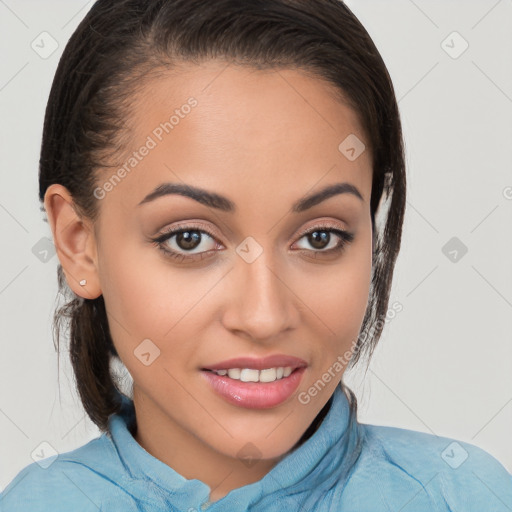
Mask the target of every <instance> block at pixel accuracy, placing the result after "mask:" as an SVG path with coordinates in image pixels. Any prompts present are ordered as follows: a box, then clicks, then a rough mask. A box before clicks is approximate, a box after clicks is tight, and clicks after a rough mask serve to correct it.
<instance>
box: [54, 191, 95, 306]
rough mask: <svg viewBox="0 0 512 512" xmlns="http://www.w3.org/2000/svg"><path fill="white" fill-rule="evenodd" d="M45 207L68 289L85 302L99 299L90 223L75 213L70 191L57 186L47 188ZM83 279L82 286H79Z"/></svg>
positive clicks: (92, 230) (92, 234)
mask: <svg viewBox="0 0 512 512" xmlns="http://www.w3.org/2000/svg"><path fill="white" fill-rule="evenodd" d="M44 207H45V210H46V213H47V215H48V223H49V224H50V227H51V230H52V234H53V242H54V245H55V249H56V251H57V256H58V258H59V261H60V263H61V265H62V270H63V272H64V275H65V277H66V281H67V283H68V286H69V287H70V288H71V289H72V290H73V292H75V294H76V295H78V296H79V297H83V298H84V299H95V298H97V297H99V296H100V295H101V287H100V283H99V277H98V268H97V261H98V258H97V253H96V240H95V235H94V229H93V226H92V223H91V221H90V220H89V219H87V218H85V217H82V216H81V215H80V214H79V213H78V210H77V208H76V205H75V204H74V201H73V197H72V196H71V194H70V192H69V191H68V189H67V188H66V187H64V186H62V185H60V184H53V185H50V186H49V187H48V189H47V190H46V193H45V196H44ZM84 280H85V284H81V283H83V281H84Z"/></svg>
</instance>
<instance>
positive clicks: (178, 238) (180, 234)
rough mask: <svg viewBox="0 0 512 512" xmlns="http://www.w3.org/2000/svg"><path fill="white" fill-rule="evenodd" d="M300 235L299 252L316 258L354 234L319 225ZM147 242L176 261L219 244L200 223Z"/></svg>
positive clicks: (210, 250) (339, 247)
mask: <svg viewBox="0 0 512 512" xmlns="http://www.w3.org/2000/svg"><path fill="white" fill-rule="evenodd" d="M333 235H334V236H333ZM303 238H304V239H305V241H306V243H307V244H308V245H309V247H310V249H308V248H304V247H301V248H299V250H300V252H306V253H310V254H311V253H312V254H313V255H314V256H313V257H315V258H317V257H320V256H323V255H328V254H329V255H331V254H337V253H341V251H342V250H343V249H344V248H345V247H346V245H347V244H349V243H350V242H352V241H353V240H354V235H353V234H352V233H349V232H348V231H344V230H342V229H339V228H335V227H331V226H326V225H322V226H316V227H313V228H310V229H309V230H307V231H305V232H302V233H301V235H300V238H299V241H300V240H302V239H303ZM151 241H152V242H153V243H154V244H155V245H156V246H157V247H158V249H160V250H161V251H162V252H163V253H164V254H165V256H168V257H170V258H172V259H176V260H180V261H184V260H187V261H197V260H203V259H205V258H207V257H210V256H213V255H214V253H215V252H217V250H218V248H217V246H218V245H219V244H218V242H217V239H216V238H215V235H213V233H211V232H210V231H209V230H208V229H206V228H205V227H204V226H191V225H190V226H181V227H176V228H173V229H170V230H168V231H166V232H164V233H162V234H161V235H160V236H158V237H157V238H154V239H151ZM201 245H203V247H201ZM204 246H206V247H204ZM311 247H312V249H311Z"/></svg>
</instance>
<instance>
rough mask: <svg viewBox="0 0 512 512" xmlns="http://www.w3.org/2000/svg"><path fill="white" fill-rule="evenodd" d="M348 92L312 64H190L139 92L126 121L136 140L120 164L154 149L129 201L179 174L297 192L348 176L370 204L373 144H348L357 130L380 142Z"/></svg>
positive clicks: (130, 183) (203, 181) (225, 185)
mask: <svg viewBox="0 0 512 512" xmlns="http://www.w3.org/2000/svg"><path fill="white" fill-rule="evenodd" d="M340 99H341V96H340V94H339V92H338V90H337V89H336V88H335V87H334V86H333V85H332V84H330V83H328V82H326V81H324V80H322V79H321V78H318V77H316V76H311V75H310V74H306V73H305V72H303V71H302V70H297V69H270V70H259V69H254V68H249V67H241V66H236V65H233V64H228V63H226V62H222V61H207V62H204V63H202V64H180V65H179V66H178V67H177V68H175V69H173V70H172V71H169V72H166V73H163V74H161V75H160V76H159V77H158V78H155V79H152V80H150V81H148V82H147V83H146V84H145V85H144V87H143V88H141V90H140V91H138V93H137V95H136V100H135V102H134V109H133V111H132V115H131V117H130V118H129V119H126V120H125V123H126V125H127V126H128V129H129V131H130V138H131V144H130V147H129V151H128V153H127V154H126V155H125V156H124V160H123V162H120V164H122V163H124V162H126V161H127V158H128V157H129V155H130V154H131V153H132V152H133V151H136V150H137V149H139V148H141V147H143V146H147V147H151V149H150V150H147V151H144V152H145V153H146V154H145V156H144V157H143V158H141V159H140V160H138V162H137V164H136V166H137V169H136V170H135V168H134V170H133V171H130V173H129V174H130V176H129V179H125V180H123V181H124V182H126V183H123V187H122V188H123V189H124V190H125V192H126V191H129V194H126V197H125V198H124V200H123V203H125V205H128V203H130V205H132V206H134V205H136V204H138V202H139V201H141V200H142V198H143V197H145V196H146V194H148V193H149V192H150V191H151V190H153V189H154V188H155V187H156V186H157V185H159V184H160V183H163V182H169V181H172V182H180V181H181V182H186V183H189V184H193V185H197V186H201V187H203V188H209V189H212V190H220V189H222V190H223V191H225V192H226V194H229V191H230V190H231V192H232V196H233V197H234V196H240V194H241V193H243V191H245V193H246V194H249V195H251V194H254V193H256V192H257V191H258V190H260V191H261V193H262V195H263V194H265V191H266V190H267V191H268V189H272V190H275V189H278V190H281V191H282V194H281V196H282V197H283V199H284V197H285V196H287V195H290V197H293V198H294V199H296V198H297V197H299V196H301V195H303V194H305V193H306V192H308V191H310V190H311V189H312V188H314V187H315V184H318V186H319V187H321V186H325V185H326V184H329V183H335V182H340V181H344V180H349V181H350V182H351V183H353V184H354V185H356V186H357V188H358V189H359V190H360V191H361V194H362V195H363V196H364V199H365V201H367V202H369V194H370V187H371V155H370V151H363V152H362V154H361V155H360V156H359V157H358V158H357V159H355V160H350V159H348V158H347V157H346V155H345V154H343V152H342V151H341V149H340V145H341V146H343V143H344V141H346V140H347V138H348V140H349V141H350V140H352V139H351V137H354V136H355V137H357V139H356V140H359V141H361V142H362V143H364V144H365V145H366V146H367V147H368V146H369V145H370V144H369V141H367V140H366V135H365V134H364V132H363V129H362V126H361V124H360V120H359V118H358V115H357V114H356V112H354V111H353V110H352V109H351V108H350V107H349V106H348V105H347V104H346V103H344V102H342V101H340ZM345 145H346V144H345ZM119 189H121V187H119ZM266 197H267V198H268V194H266ZM289 202H290V203H291V202H292V201H289ZM293 202H294V201H293Z"/></svg>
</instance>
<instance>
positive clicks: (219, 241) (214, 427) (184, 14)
mask: <svg viewBox="0 0 512 512" xmlns="http://www.w3.org/2000/svg"><path fill="white" fill-rule="evenodd" d="M40 164H41V168H40V178H39V183H40V200H41V201H42V202H43V203H44V207H45V210H46V212H47V214H48V220H49V223H50V226H51V229H52V233H53V236H54V241H55V246H56V248H57V253H58V257H59V261H60V264H61V265H60V266H59V283H60V286H61V289H62V290H63V291H69V292H70V301H69V303H68V304H67V307H65V308H64V309H63V310H61V311H58V312H57V315H56V325H57V326H58V325H59V323H60V321H61V320H63V319H65V318H69V320H70V328H71V330H70V343H71V344H70V355H71V361H72V364H73V369H74V372H75V376H76V382H77V389H78V392H79V394H80V397H81V399H82V402H83V405H84V408H85V410H86V412H87V414H88V415H89V417H90V418H91V420H92V421H93V422H94V423H95V424H96V425H97V426H98V427H99V428H100V430H101V431H102V435H101V436H100V437H99V438H97V439H94V440H93V441H90V442H89V443H87V444H86V445H84V446H82V447H80V448H77V449H76V450H73V451H71V452H68V453H64V454H59V455H58V457H56V458H53V459H46V463H45V462H44V461H42V462H41V463H34V464H32V465H30V466H28V467H26V468H25V469H23V470H22V471H21V472H20V473H19V474H18V475H17V476H16V477H15V479H14V480H13V482H11V483H10V484H9V486H8V487H7V488H6V489H5V490H4V492H3V493H2V495H1V499H2V501H0V503H1V504H2V507H3V508H2V510H6V511H17V510H31V511H37V510H53V511H60V510H70V509H71V510H75V509H76V510H109V511H111V510H123V511H128V510H134V511H135V510H142V511H150V510H151V511H154V510H162V511H163V510H187V511H189V512H192V511H196V510H206V509H208V510H230V511H245V510H251V511H273V510H315V511H327V510H336V511H338V510H350V511H352V510H353V511H379V510H404V511H405V510H414V511H427V510H428V511H431V510H446V511H447V510H465V511H468V510H475V511H477V510H478V511H481V510H484V509H485V510H507V509H510V508H512V476H511V475H510V474H509V473H508V472H507V471H506V470H505V468H503V467H502V466H501V465H500V464H499V462H498V461H496V460H495V459H494V458H493V457H491V456H490V455H489V454H487V453H486V452H484V451H483V450H481V449H479V448H477V447H476V446H473V445H470V444H467V443H463V442H457V441H454V440H451V439H447V438H439V437H436V436H433V435H429V434H425V433H420V432H414V431H410V430H404V429H398V428H389V427H381V426H374V425H365V424H361V423H359V422H358V421H357V402H356V399H355V396H354V394H353V393H352V392H351V391H350V389H349V388H347V387H346V386H345V385H344V384H343V373H344V371H345V370H346V368H347V367H349V366H353V365H354V364H356V363H357V362H358V361H362V360H364V359H366V360H368V359H369V357H370V356H371V354H372V352H373V349H374V348H375V346H376V343H377V342H378V340H379V338H380V335H381V332H382V328H383V325H384V322H383V318H385V316H386V312H387V309H388V300H389V291H390V287H391V282H392V275H393V269H394V264H395V260H396V257H397V255H398V251H399V248H400V237H401V229H402V222H403V215H404V207H405V184H406V183H405V181H406V180H405V163H404V154H403V141H402V134H401V125H400V118H399V113H398V108H397V103H396V98H395V94H394V90H393V86H392V83H391V80H390V77H389V74H388V72H387V70H386V67H385V65H384V63H383V61H382V59H381V57H380V55H379V52H378V51H377V49H376V48H375V46H374V44H373V42H372V41H371V39H370V37H369V35H368V34H367V32H366V31H365V29H364V28H363V27H362V25H361V24H360V23H359V22H358V20H357V19H356V18H355V17H354V15H353V14H352V13H351V12H350V10H349V9H348V8H347V7H346V6H345V5H344V4H343V3H341V2H340V1H337V0H320V1H317V2H312V1H311V0H273V1H270V0H265V1H263V0H259V1H253V2H240V1H236V0H216V1H211V2H205V1H198V0H186V1H185V0H149V1H145V2H143V1H140V0H139V1H136V0H118V1H112V0H108V1H107V0H99V1H97V2H96V3H95V4H94V5H93V7H92V9H91V11H90V12H89V13H88V14H87V16H86V18H85V19H84V20H83V21H82V23H81V24H80V26H79V27H78V29H77V30H76V31H75V33H74V34H73V36H72V37H71V39H70V41H69V43H68V45H67V47H66V49H65V51H64V53H63V56H62V58H61V61H60V63H59V67H58V70H57V73H56V76H55V79H54V83H53V86H52V90H51V93H50V98H49V102H48V107H47V112H46V118H45V124H44V136H43V144H42V150H41V161H40ZM116 361H118V362H119V361H120V362H122V363H123V364H124V365H125V366H126V368H127V369H128V371H129V373H130V375H131V376H132V378H133V389H132V392H131V393H130V396H127V395H125V394H123V393H122V392H121V391H120V386H119V383H118V382H116V380H115V378H114V377H113V375H112V373H111V369H110V365H111V363H113V362H116ZM481 481H484V482H486V487H482V485H481V483H480V482H481ZM477 482H478V483H480V484H479V485H476V483H477Z"/></svg>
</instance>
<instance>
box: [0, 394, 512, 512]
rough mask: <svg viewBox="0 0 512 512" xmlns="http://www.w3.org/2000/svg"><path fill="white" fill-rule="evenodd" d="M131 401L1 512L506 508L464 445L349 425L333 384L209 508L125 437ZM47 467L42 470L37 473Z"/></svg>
mask: <svg viewBox="0 0 512 512" xmlns="http://www.w3.org/2000/svg"><path fill="white" fill-rule="evenodd" d="M134 420H135V412H134V407H133V402H132V401H131V400H130V399H128V398H126V397H124V401H123V408H122V410H121V412H120V414H117V415H112V416H111V417H110V418H109V428H110V432H111V435H109V434H107V433H105V434H102V435H101V436H100V437H97V438H96V439H93V440H92V441H89V442H88V443H87V444H85V445H83V446H81V447H79V448H77V449H75V450H72V451H69V452H66V453H61V454H59V455H58V456H57V458H56V459H54V460H53V461H50V459H44V460H46V461H47V462H46V463H45V462H44V460H43V461H38V462H34V463H31V464H30V465H28V466H26V467H25V468H24V469H22V470H21V471H20V472H19V473H18V474H17V475H16V477H15V478H14V479H13V480H12V481H11V482H10V483H9V485H8V486H7V487H6V488H5V489H4V491H3V492H2V493H1V494H0V511H1V512H22V511H23V512H43V511H45V512H78V511H80V512H89V511H91V512H98V511H105V512H106V511H108V512H115V511H119V512H136V511H137V512H164V511H165V512H169V511H180V512H201V511H204V510H208V511H209V512H216V511H227V512H243V511H252V512H283V511H284V512H291V511H299V510H300V511H301V512H306V511H315V512H327V511H333V512H334V511H335V512H340V511H344V512H380V511H382V512H384V511H386V512H391V511H393V512H398V511H400V512H433V511H436V512H437V511H451V512H511V511H512V475H511V474H510V473H508V471H507V470H506V469H505V468H504V467H503V466H502V465H501V464H500V463H499V462H498V461H497V460H496V459H495V458H494V457H492V456H491V455H490V454H488V453H487V452H485V451H484V450H482V449H481V448H478V447H476V446H474V445H471V444H469V443H464V442H462V441H454V440H453V439H448V438H445V437H437V436H435V435H432V434H427V433H422V432H416V431H412V430H406V429H400V428H394V427H383V426H376V425H368V424H363V423H358V422H357V421H356V420H355V417H354V415H353V414H351V413H350V406H349V402H348V399H347V397H346V396H345V394H344V393H343V391H342V389H341V387H340V386H338V387H337V388H336V390H335V392H334V393H333V395H332V403H331V407H330V409H329V411H328V413H327V415H326V416H325V418H324V420H323V422H322V423H321V424H320V426H319V428H318V430H317V431H316V432H315V433H314V434H313V435H312V436H311V437H310V438H309V439H307V440H306V441H305V442H304V443H303V444H302V445H300V446H298V447H297V448H295V449H294V450H293V451H291V452H290V453H289V454H288V455H287V456H286V457H284V458H283V459H282V460H281V461H280V462H279V463H278V464H277V465H276V466H274V468H272V469H271V471H270V472H269V473H267V474H266V475H265V476H264V477H263V478H262V479H261V480H259V481H257V482H254V483H252V484H249V485H245V486H243V487H239V488H237V489H233V490H232V491H231V492H229V493H228V494H227V495H226V496H224V497H223V498H221V499H220V500H218V501H216V502H213V503H209V501H208V497H209V493H210V489H209V487H208V486H207V485H206V484H205V483H204V482H202V481H200V480H197V479H192V480H188V479H186V478H184V477H183V476H181V475H180V474H179V473H177V472H176V471H174V470H173V469H172V468H171V467H169V466H168V465H166V464H164V463H163V462H162V461H160V460H158V459H157V458H155V457H153V456H152V455H151V454H149V453H148V452H147V451H146V450H144V449H143V448H142V446H140V445H139V444H138V443H137V441H135V439H134V438H133V436H132V434H131V433H130V430H129V426H130V424H131V422H133V421H134ZM48 462H51V463H50V465H49V466H48V467H43V466H45V464H46V465H47V464H48Z"/></svg>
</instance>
